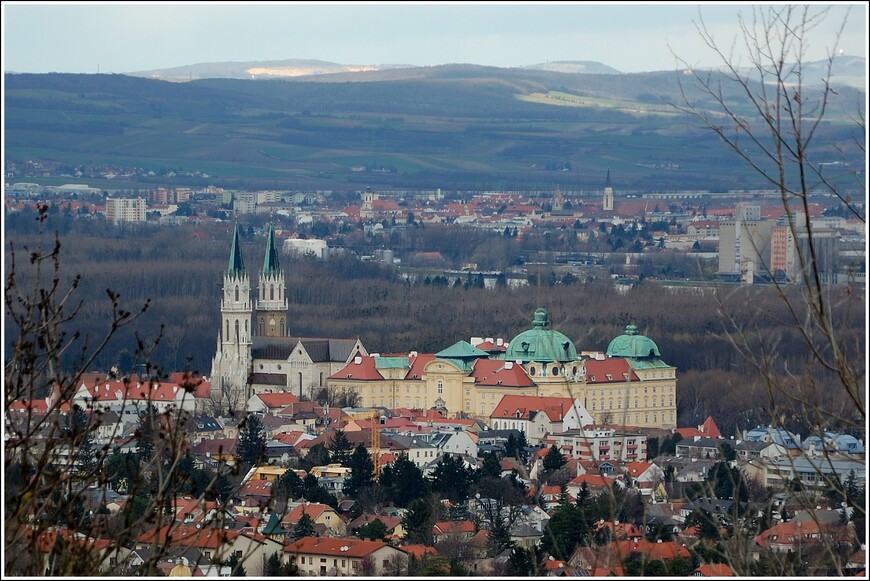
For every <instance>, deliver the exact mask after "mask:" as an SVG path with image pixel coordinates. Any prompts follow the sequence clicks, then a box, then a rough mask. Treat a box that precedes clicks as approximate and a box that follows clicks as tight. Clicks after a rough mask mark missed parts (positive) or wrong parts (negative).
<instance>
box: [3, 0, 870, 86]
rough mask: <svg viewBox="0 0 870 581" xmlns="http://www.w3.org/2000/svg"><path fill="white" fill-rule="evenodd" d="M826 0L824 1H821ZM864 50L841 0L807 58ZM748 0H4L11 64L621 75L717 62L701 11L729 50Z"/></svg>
mask: <svg viewBox="0 0 870 581" xmlns="http://www.w3.org/2000/svg"><path fill="white" fill-rule="evenodd" d="M813 6H814V9H815V8H822V7H824V6H826V5H825V4H815V5H813ZM850 6H851V14H850V16H849V19H848V22H847V24H846V27H845V29H844V31H843V36H842V38H841V40H840V43H839V45H838V46H837V47H836V48H838V49H839V48H841V49H843V51H844V53H845V54H847V55H855V56H864V57H866V49H867V6H866V3H864V2H857V3H854V4H851V5H847V4H839V5H834V7H833V8H832V11H831V15H830V16H829V18H827V19H826V20H825V22H824V23H823V24H822V25H821V26H820V27H819V28H818V29H817V30H816V31H814V33H813V35H812V38H811V39H809V41H810V42H809V46H808V57H809V59H810V60H816V59H822V58H824V57H825V56H826V55H827V51H829V50H832V49H833V48H835V47H834V46H833V43H834V34H835V32H836V30H837V28H838V27H839V25H840V24H841V23H842V20H843V18H844V16H845V14H846V10H847V8H849V7H850ZM751 9H752V5H751V4H745V3H744V4H731V5H727V4H721V3H714V4H679V5H677V4H658V3H635V4H626V3H618V4H604V3H576V2H550V3H547V2H536V3H526V2H520V3H507V2H505V3H491V2H485V3H469V2H459V3H447V2H434V3H433V2H420V3H417V2H406V3H395V2H389V3H377V2H375V3H363V2H289V3H287V2H259V3H258V2H244V3H236V2H229V3H219V2H215V3H182V2H164V3H156V2H147V3H122V2H118V3H105V2H97V3H72V2H63V3H54V4H52V3H42V2H11V1H10V2H3V5H2V10H3V54H2V59H3V70H4V71H11V72H29V73H46V72H69V73H95V72H97V71H98V70H99V72H102V73H126V72H136V71H143V70H150V69H158V68H168V67H174V66H183V65H190V64H196V63H204V62H222V61H260V60H281V59H290V58H297V59H317V60H323V61H331V62H335V63H340V64H348V65H349V64H356V65H377V64H411V65H421V66H425V65H439V64H449V63H472V64H478V65H492V66H499V67H508V66H524V65H531V64H538V63H543V62H547V61H558V60H587V61H598V62H601V63H603V64H606V65H609V66H611V67H613V68H615V69H617V70H619V71H622V72H639V71H651V70H673V69H674V68H677V61H676V59H675V57H674V54H676V55H678V56H680V57H681V58H683V59H685V60H686V61H687V62H688V63H689V64H690V65H692V66H695V67H705V66H713V65H718V64H720V63H719V62H718V61H716V60H715V59H714V58H713V55H712V54H711V53H710V51H709V49H707V48H706V47H705V46H704V45H703V44H702V43H701V42H700V39H699V37H698V34H697V32H696V31H695V27H694V25H693V23H692V22H693V20H696V21H697V20H698V16H699V11H700V14H701V15H702V16H703V18H704V21H705V22H706V23H707V25H708V28H710V29H711V30H713V31H714V34H715V37H716V39H717V41H718V42H721V43H722V45H724V46H730V45H731V43H732V40H733V39H734V38H735V35H736V33H737V32H738V28H737V24H738V20H737V16H736V14H737V12H738V10H740V11H742V12H743V13H744V14H745V15H750V14H751Z"/></svg>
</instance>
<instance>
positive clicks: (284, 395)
mask: <svg viewBox="0 0 870 581" xmlns="http://www.w3.org/2000/svg"><path fill="white" fill-rule="evenodd" d="M294 403H299V398H298V397H296V396H295V395H294V394H292V393H290V392H289V391H277V392H273V393H257V394H254V395H252V396H251V397H250V398H248V401H247V402H246V403H245V409H246V410H247V411H248V413H256V414H263V415H274V414H277V413H279V412H281V411H282V410H284V409H285V408H286V407H287V406H289V405H290V404H294Z"/></svg>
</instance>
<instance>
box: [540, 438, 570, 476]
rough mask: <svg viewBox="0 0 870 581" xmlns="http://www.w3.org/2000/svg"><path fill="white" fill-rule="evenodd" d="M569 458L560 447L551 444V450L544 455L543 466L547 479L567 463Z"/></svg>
mask: <svg viewBox="0 0 870 581" xmlns="http://www.w3.org/2000/svg"><path fill="white" fill-rule="evenodd" d="M567 462H568V461H567V460H566V459H565V457H564V456H563V455H562V453H561V452H559V449H558V448H557V447H556V444H553V445H552V446H550V450H549V451H548V452H547V455H546V456H544V460H543V468H544V475H545V479H546V478H549V476H550V475H551V474H553V473H554V472H555V471H556V470H558V469H559V468H561V467H562V466H564V465H565V464H567Z"/></svg>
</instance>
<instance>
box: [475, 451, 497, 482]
mask: <svg viewBox="0 0 870 581" xmlns="http://www.w3.org/2000/svg"><path fill="white" fill-rule="evenodd" d="M476 476H477V478H478V479H480V478H484V477H487V476H490V477H492V478H498V477H500V476H501V463H500V462H499V461H498V456H496V455H495V452H487V453H485V454H484V455H483V465H482V466H481V467H480V470H478V471H477V474H476Z"/></svg>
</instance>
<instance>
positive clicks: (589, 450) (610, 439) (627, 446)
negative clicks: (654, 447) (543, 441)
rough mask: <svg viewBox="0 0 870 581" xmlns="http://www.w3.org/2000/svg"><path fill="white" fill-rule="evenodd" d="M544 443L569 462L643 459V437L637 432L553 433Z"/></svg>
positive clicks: (597, 429)
mask: <svg viewBox="0 0 870 581" xmlns="http://www.w3.org/2000/svg"><path fill="white" fill-rule="evenodd" d="M548 441H550V442H552V443H554V444H556V447H558V448H559V449H560V450H561V452H562V455H564V456H567V457H570V458H581V459H583V460H616V461H622V462H634V461H638V460H645V459H646V457H647V436H646V434H645V433H643V432H641V431H639V430H619V429H616V428H612V427H609V426H598V427H595V426H586V427H585V428H581V429H571V430H566V431H564V432H558V433H553V434H551V435H550V437H549V438H548Z"/></svg>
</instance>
